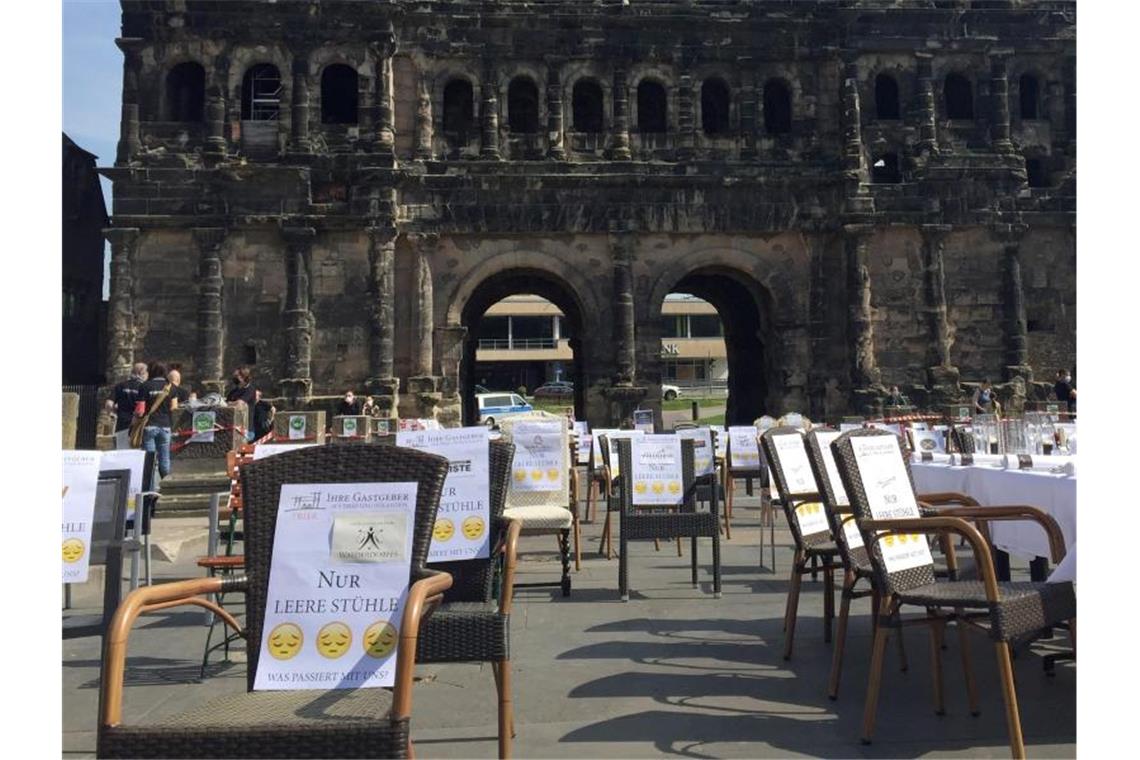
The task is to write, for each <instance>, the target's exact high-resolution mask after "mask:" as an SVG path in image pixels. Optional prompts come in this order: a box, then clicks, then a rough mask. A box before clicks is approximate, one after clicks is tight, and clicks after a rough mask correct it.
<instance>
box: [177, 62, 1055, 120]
mask: <svg viewBox="0 0 1140 760" xmlns="http://www.w3.org/2000/svg"><path fill="white" fill-rule="evenodd" d="M205 83H206V72H205V70H204V69H203V68H202V66H201V65H200V64H198V63H194V62H186V63H180V64H178V65H177V66H175V67H173V68H172V69H171V70H170V72H169V73H168V74H167V76H166V114H165V116H166V120H167V121H178V122H195V121H202V119H203V114H204V106H205ZM1018 87H1019V97H1018V101H1019V102H1018V105H1019V106H1020V108H1019V113H1020V116H1021V118H1022V119H1037V118H1040V117H1039V113H1040V108H1039V103H1040V87H1039V85H1038V80H1037V77H1036V76H1034V75H1033V74H1023V75H1022V76H1021V77H1020V79H1019V80H1018ZM358 88H359V77H358V75H357V73H356V70H355V69H353V68H352V67H351V66H347V65H345V64H340V63H337V64H332V65H330V66H327V67H326V68H325V69H324V71H323V72H322V73H321V101H320V102H321V122H322V123H324V124H355V123H356V122H357V120H358V117H359V92H358ZM942 92H943V97H944V99H945V105H946V118H948V119H951V120H970V119H973V118H974V91H973V85H972V84H971V82H970V80H969V79H967V78H966V77H965V76H963V75H962V74H958V73H950V74H947V75H946V78H945V79H944V80H943V89H942ZM700 97H701V129H702V130H703V131H704V133H705V134H707V135H723V134H727V133H728V132H729V131H730V129H731V127H730V121H731V120H730V104H731V101H732V96H731V93H730V91H729V87H728V85H727V84H726V83H725V81H724V80H723V79H720V78H712V79H707V80H705V81H704V82H703V83H702V85H701V93H700ZM762 97H763V115H764V130H765V131H766V132H768V133H770V134H785V133H788V132H790V131H791V129H792V96H791V91H790V89H789V88H788V85H787V84H786V83H785V82H783V81H782V80H779V79H771V80H769V81H768V82H767V83H766V84H765V85H764V90H763V96H762ZM474 100H475V99H474V92H473V90H472V86H471V83H470V82H469V81H467V80H466V79H452V80H450V81H449V82H448V83H447V85H446V86H445V87H444V90H443V129H444V132H447V133H451V134H455V135H466V134H470V133H472V132H473V130H474V126H475V125H474V120H475V106H474ZM874 100H875V118H876V119H879V120H883V121H890V120H897V119H900V118H901V115H900V114H901V108H900V98H899V86H898V82H897V81H896V80H895V78H894V77H893V76H891V75H890V74H878V75H877V76H876V77H875V82H874ZM604 102H605V96H604V94H603V91H602V87H601V85H600V84H598V82H597V81H596V80H593V79H581V80H579V81H578V82H577V83H575V85H574V90H573V93H572V96H571V110H572V122H571V124H572V129H573V131H575V132H586V133H598V132H602V131H603V130H604V124H605V117H604ZM280 107H281V74H280V72H279V71H278V70H277V67H276V66H274V65H273V64H269V63H262V64H258V65H256V66H253V67H251V68H250V69H249V70H248V71H247V72H246V73H245V77H244V78H243V79H242V96H241V111H242V116H241V117H242V119H243V120H253V121H272V120H274V119H276V118H277V117H278V114H279V112H280ZM636 107H637V120H636V124H637V129H638V130H639V131H641V132H668V131H669V127H668V123H669V119H668V95H667V94H666V90H665V86H664V85H662V84H661V83H660V82H657V81H654V80H651V79H646V80H642V81H641V82H640V83H639V84H638V86H637V99H636ZM507 122H508V126H509V128H510V131H511V132H516V133H519V134H533V133H536V132H539V131H540V130H541V128H542V125H541V124H540V122H539V96H538V87H537V85H536V84H535V83H534V81H533V80H531V79H530V78H529V77H525V76H520V77H516V78H514V79H513V80H511V82H510V85H509V86H508V88H507Z"/></svg>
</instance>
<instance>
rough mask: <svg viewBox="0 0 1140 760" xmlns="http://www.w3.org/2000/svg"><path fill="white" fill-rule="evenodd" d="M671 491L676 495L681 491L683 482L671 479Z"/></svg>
mask: <svg viewBox="0 0 1140 760" xmlns="http://www.w3.org/2000/svg"><path fill="white" fill-rule="evenodd" d="M669 493H671V494H673V495H674V496H676V495H677V494H679V493H681V484H680V483H678V482H677V481H675V480H670V481H669Z"/></svg>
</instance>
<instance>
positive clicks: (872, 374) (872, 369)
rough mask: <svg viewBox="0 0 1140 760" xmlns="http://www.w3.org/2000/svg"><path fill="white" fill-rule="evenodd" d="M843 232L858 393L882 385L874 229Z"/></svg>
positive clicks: (862, 227)
mask: <svg viewBox="0 0 1140 760" xmlns="http://www.w3.org/2000/svg"><path fill="white" fill-rule="evenodd" d="M843 232H844V235H845V246H846V248H847V292H848V298H849V301H848V340H849V342H850V346H851V385H852V387H853V389H854V390H855V391H856V392H858V391H861V390H862V391H865V390H869V389H871V388H875V387H877V386H879V385H880V384H881V383H880V372H879V368H878V365H877V363H876V361H875V326H874V309H872V308H871V274H870V270H869V269H868V266H867V259H868V256H869V255H870V254H869V248H870V245H871V235H872V234H873V233H874V228H873V227H872V226H870V225H847V226H846V227H844V228H843Z"/></svg>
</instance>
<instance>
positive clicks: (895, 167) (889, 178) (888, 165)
mask: <svg viewBox="0 0 1140 760" xmlns="http://www.w3.org/2000/svg"><path fill="white" fill-rule="evenodd" d="M871 182H873V183H876V184H890V185H894V184H898V183H899V182H902V172H900V171H899V157H898V154H897V153H884V154H883V155H881V156H878V157H877V158H876V159H875V160H874V161H873V162H872V163H871Z"/></svg>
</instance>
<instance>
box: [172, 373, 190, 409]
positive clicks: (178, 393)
mask: <svg viewBox="0 0 1140 760" xmlns="http://www.w3.org/2000/svg"><path fill="white" fill-rule="evenodd" d="M166 379H167V380H169V381H170V395H171V396H173V397H174V403H173V404H172V405H171V409H177V408H178V407H180V406H182V405H183V404H185V403H186V402H187V401H189V400H190V391H188V390H186V389H185V388H183V387H182V372H181V371H179V370H176V369H168V370H167V371H166Z"/></svg>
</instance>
